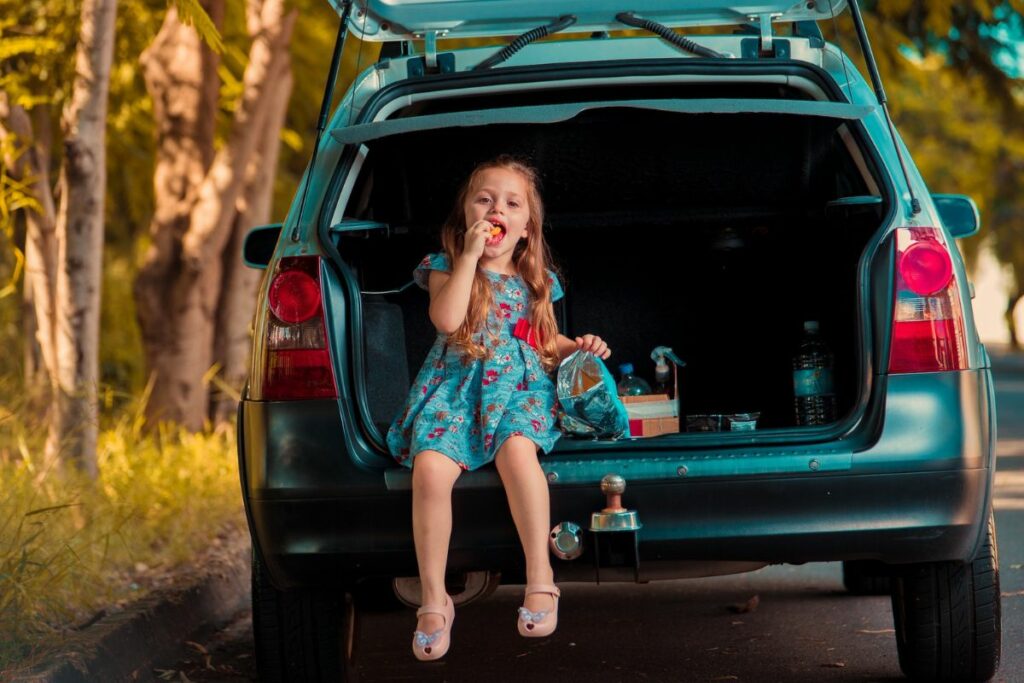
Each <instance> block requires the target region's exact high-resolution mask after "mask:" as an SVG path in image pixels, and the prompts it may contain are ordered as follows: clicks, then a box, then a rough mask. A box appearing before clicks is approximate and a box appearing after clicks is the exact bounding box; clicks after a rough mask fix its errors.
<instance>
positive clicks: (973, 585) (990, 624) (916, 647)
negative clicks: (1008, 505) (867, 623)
mask: <svg viewBox="0 0 1024 683" xmlns="http://www.w3.org/2000/svg"><path fill="white" fill-rule="evenodd" d="M892 611H893V621H894V624H895V627H896V649H897V652H898V653H899V661H900V668H901V669H902V670H903V673H904V674H906V675H907V677H909V678H911V679H914V680H927V681H987V680H989V679H990V678H992V676H994V675H995V672H996V670H997V669H998V668H999V655H1000V645H1001V636H1002V624H1001V621H1000V595H999V555H998V552H997V549H996V531H995V520H994V519H993V518H991V517H990V518H989V522H988V531H987V534H986V537H985V541H984V543H983V544H982V546H981V549H980V551H979V552H978V555H977V556H976V557H975V558H974V560H973V561H971V562H931V563H922V564H917V565H911V566H908V567H906V568H905V569H904V570H903V571H901V572H900V573H899V574H897V575H895V576H894V577H893V590H892Z"/></svg>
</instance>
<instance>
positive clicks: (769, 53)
mask: <svg viewBox="0 0 1024 683" xmlns="http://www.w3.org/2000/svg"><path fill="white" fill-rule="evenodd" d="M781 16H782V13H781V12H762V13H760V14H750V15H748V16H747V20H748V21H750V22H751V23H753V24H756V25H757V28H758V32H759V33H760V34H761V38H760V41H759V42H758V43H757V44H756V46H755V44H754V40H753V39H750V40H743V41H741V43H740V45H741V47H742V48H743V50H742V51H743V55H742V56H743V58H744V59H750V58H757V57H780V58H782V59H787V58H788V57H789V41H788V40H775V36H774V34H773V33H772V19H777V18H778V17H781ZM755 47H756V49H754V48H755ZM750 53H756V54H750Z"/></svg>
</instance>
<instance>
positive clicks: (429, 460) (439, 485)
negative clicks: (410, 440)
mask: <svg viewBox="0 0 1024 683" xmlns="http://www.w3.org/2000/svg"><path fill="white" fill-rule="evenodd" d="M461 471H462V469H461V468H460V467H459V466H458V464H457V463H456V462H455V461H454V460H452V459H451V458H449V457H448V456H447V455H445V454H444V453H440V452H438V451H422V452H421V453H418V454H417V455H416V457H415V458H414V459H413V461H412V482H413V486H416V487H419V488H422V487H428V488H432V489H451V487H452V486H453V485H454V484H455V480H456V479H458V477H459V473H460V472H461Z"/></svg>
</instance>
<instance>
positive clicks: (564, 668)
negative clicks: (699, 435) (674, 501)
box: [153, 356, 1024, 683]
mask: <svg viewBox="0 0 1024 683" xmlns="http://www.w3.org/2000/svg"><path fill="white" fill-rule="evenodd" d="M995 361H996V362H995V365H996V393H997V401H998V411H999V464H998V474H997V480H996V499H995V505H996V524H997V530H998V532H997V533H998V540H999V559H1000V569H1001V579H1002V593H1003V600H1002V606H1003V662H1002V666H1001V668H1000V671H999V675H998V676H997V677H996V679H995V680H997V681H1007V682H1016V681H1024V357H1022V356H1017V357H1011V356H997V357H996V358H995ZM840 571H841V570H840V565H839V564H838V563H825V564H808V565H803V566H788V565H787V566H776V567H766V568H765V569H762V570H760V571H757V572H752V573H749V574H742V575H738V576H732V577H719V578H713V579H698V580H685V581H668V582H658V583H651V584H648V585H632V584H606V585H601V586H593V585H589V584H566V585H563V598H562V605H561V610H560V615H559V626H558V631H557V632H556V634H555V635H554V636H553V637H552V638H549V639H546V640H541V641H540V642H535V641H527V640H525V639H523V638H520V637H519V636H518V635H517V634H516V631H515V619H516V608H517V607H518V606H519V604H520V599H521V588H519V587H512V586H509V587H502V588H500V589H499V590H498V591H497V592H496V593H495V594H494V595H492V596H491V597H490V598H488V599H487V600H485V601H483V602H480V603H475V604H472V605H469V606H467V607H466V608H464V609H461V610H460V611H459V612H458V613H457V615H456V619H455V623H454V629H453V639H452V648H451V650H450V652H449V654H448V655H447V656H446V657H445V659H444V660H443V661H441V662H437V663H430V664H422V663H419V662H417V661H415V660H414V659H413V657H412V654H411V652H410V650H409V641H410V638H411V632H412V630H413V628H414V626H415V617H414V616H413V613H412V611H411V610H409V611H398V612H391V613H380V614H371V615H368V616H366V617H364V618H363V619H362V622H361V626H360V630H359V633H358V637H357V641H356V651H357V658H358V664H357V669H358V672H359V673H360V681H362V683H372V682H375V681H413V680H415V681H453V682H455V681H466V682H474V683H476V682H479V681H490V682H493V683H500V682H502V681H531V682H533V683H542V682H547V681H550V682H556V681H557V682H561V681H578V680H585V681H588V682H590V683H603V682H613V681H631V682H632V681H773V682H774V681H794V682H801V681H805V682H808V683H809V682H812V681H813V682H815V683H818V682H821V681H895V680H903V679H902V676H901V674H900V669H899V664H898V662H897V659H896V644H895V638H894V635H893V624H892V613H891V609H890V605H889V599H888V598H887V597H854V596H850V595H847V594H846V593H844V591H843V587H842V580H841V576H840ZM754 596H757V598H758V600H757V606H756V608H755V609H753V610H750V611H738V610H742V609H744V608H745V606H747V605H748V604H749V601H750V599H751V598H753V597H754ZM250 629H251V616H250V615H249V614H243V615H240V616H239V618H238V620H236V621H235V622H234V623H233V624H231V625H230V626H229V627H228V628H226V629H224V630H222V631H220V632H218V633H210V634H205V635H203V636H201V637H199V638H198V639H197V641H196V642H193V643H190V644H183V646H182V652H181V657H180V660H179V661H178V662H176V663H171V662H168V664H167V666H166V667H160V668H158V669H157V670H155V671H154V672H153V680H170V681H182V680H193V681H199V680H203V681H224V682H228V681H230V682H231V683H238V682H239V681H245V680H256V678H257V677H256V672H255V663H254V661H253V660H254V657H253V643H252V634H251V630H250ZM183 676H184V677H183Z"/></svg>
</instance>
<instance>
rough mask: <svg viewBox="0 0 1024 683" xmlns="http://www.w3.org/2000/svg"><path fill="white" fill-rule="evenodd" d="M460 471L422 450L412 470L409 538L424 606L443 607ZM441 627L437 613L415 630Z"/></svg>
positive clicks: (441, 456)
mask: <svg viewBox="0 0 1024 683" xmlns="http://www.w3.org/2000/svg"><path fill="white" fill-rule="evenodd" d="M461 472H462V469H461V468H460V467H459V466H458V465H457V464H456V463H455V461H454V460H452V459H451V458H449V457H447V456H446V455H444V454H442V453H439V452H437V451H422V452H420V453H419V454H417V455H416V457H415V459H414V460H413V467H412V535H413V540H414V541H415V543H416V562H417V564H418V565H419V569H420V584H422V586H423V604H424V605H437V606H440V605H443V604H444V600H445V589H444V572H445V566H446V565H447V563H448V542H449V540H451V535H452V487H453V486H455V480H456V479H458V478H459V474H460V473H461ZM443 626H444V618H443V617H441V616H440V615H438V614H424V615H423V616H422V617H420V620H419V623H418V624H417V626H416V628H417V630H419V631H423V632H424V633H428V634H429V633H433V632H434V631H436V630H438V629H439V628H442V627H443Z"/></svg>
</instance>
